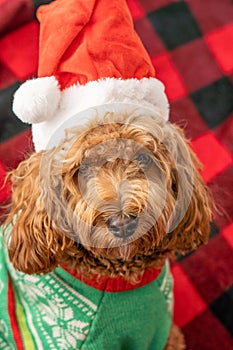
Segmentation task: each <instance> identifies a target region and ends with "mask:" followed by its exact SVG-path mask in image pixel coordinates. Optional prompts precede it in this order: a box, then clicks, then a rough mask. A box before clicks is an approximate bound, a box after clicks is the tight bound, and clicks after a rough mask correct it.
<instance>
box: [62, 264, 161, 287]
mask: <svg viewBox="0 0 233 350" xmlns="http://www.w3.org/2000/svg"><path fill="white" fill-rule="evenodd" d="M62 268H63V269H64V270H65V271H66V272H68V273H69V274H70V275H72V276H73V277H74V278H76V279H79V280H80V281H82V282H83V283H86V284H88V285H89V286H91V287H93V288H95V289H98V290H101V291H104V292H123V291H129V290H132V289H136V288H139V287H143V286H145V285H146V284H148V283H151V282H153V281H154V280H156V279H157V277H158V276H159V275H160V272H161V270H158V269H156V268H153V269H150V270H145V271H144V273H143V275H142V278H141V279H140V282H138V283H136V284H131V283H130V282H128V281H126V280H125V279H124V278H123V277H102V278H98V275H94V276H93V277H92V278H90V279H86V278H82V276H81V275H80V274H78V273H77V272H75V271H71V270H69V269H68V268H66V267H65V266H62Z"/></svg>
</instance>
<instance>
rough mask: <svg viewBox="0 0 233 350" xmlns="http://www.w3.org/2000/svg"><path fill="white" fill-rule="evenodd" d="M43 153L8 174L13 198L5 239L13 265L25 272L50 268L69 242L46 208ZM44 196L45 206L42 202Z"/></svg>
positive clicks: (46, 194) (47, 196) (50, 197)
mask: <svg viewBox="0 0 233 350" xmlns="http://www.w3.org/2000/svg"><path fill="white" fill-rule="evenodd" d="M42 156H43V152H40V153H34V154H33V155H32V156H31V157H30V158H29V159H27V160H25V161H23V162H22V163H21V164H20V165H19V166H18V168H17V169H16V170H13V171H12V173H11V176H10V178H11V181H12V202H11V208H10V212H9V215H8V218H7V220H6V222H5V230H4V232H5V239H6V242H7V246H8V252H9V258H10V261H11V262H12V263H13V266H14V267H15V268H16V269H17V270H19V271H21V272H24V273H28V274H32V273H47V272H49V271H51V270H53V269H54V268H55V267H56V266H57V265H58V264H59V261H60V259H61V255H62V252H63V250H64V247H65V246H66V245H68V242H67V241H68V239H67V237H66V236H65V235H62V234H61V233H60V231H59V230H58V228H57V226H56V225H55V224H54V222H53V220H52V218H51V215H50V214H51V213H50V212H49V211H50V209H51V201H52V200H53V199H52V196H50V195H49V194H48V193H47V192H46V191H44V190H45V187H46V182H45V183H44V184H43V175H42V177H41V159H42ZM47 167H49V164H47ZM43 189H44V190H43ZM48 192H49V191H48ZM46 200H47V201H48V202H47V207H46V206H45V205H44V203H45V201H46ZM59 214H60V213H59V210H58V215H59ZM9 226H12V228H11V230H10V232H9V230H8V229H7V230H6V228H7V227H8V228H9Z"/></svg>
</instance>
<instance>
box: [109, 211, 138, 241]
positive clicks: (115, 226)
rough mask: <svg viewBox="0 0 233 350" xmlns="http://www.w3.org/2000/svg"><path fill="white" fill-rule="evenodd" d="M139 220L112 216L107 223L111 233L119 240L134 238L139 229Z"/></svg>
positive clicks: (133, 217)
mask: <svg viewBox="0 0 233 350" xmlns="http://www.w3.org/2000/svg"><path fill="white" fill-rule="evenodd" d="M137 225H138V218H137V217H135V216H133V215H130V216H112V217H111V218H109V219H108V221H107V226H108V229H109V231H110V232H111V233H112V234H113V235H114V236H116V237H118V238H128V237H130V236H132V235H133V234H134V232H135V230H136V228H137Z"/></svg>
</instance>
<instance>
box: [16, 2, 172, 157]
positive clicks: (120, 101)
mask: <svg viewBox="0 0 233 350" xmlns="http://www.w3.org/2000/svg"><path fill="white" fill-rule="evenodd" d="M37 17H38V20H39V22H40V43H39V68H38V78H37V79H32V80H29V81H26V82H25V83H24V84H22V85H21V87H20V88H19V89H18V90H17V91H16V93H15V96H14V102H13V111H14V113H15V114H16V115H17V116H18V117H19V118H20V119H21V120H22V121H23V122H26V123H30V124H32V133H33V141H34V145H35V149H36V151H39V150H41V149H45V148H48V141H49V139H50V137H51V135H52V134H53V133H54V131H55V130H56V129H58V128H59V127H61V126H62V125H63V124H64V123H65V122H66V121H67V120H69V119H70V118H71V117H73V116H74V115H76V119H75V117H74V118H72V125H75V124H76V125H79V124H83V123H84V122H85V120H84V119H85V118H83V117H82V113H79V112H81V111H85V113H84V114H85V116H86V117H87V119H88V118H89V117H91V116H92V115H93V113H91V112H90V113H89V115H90V116H88V112H87V111H88V110H90V111H91V110H93V107H96V108H98V107H101V106H104V108H102V109H101V108H99V110H101V111H102V112H101V113H105V112H107V111H108V106H109V111H112V110H114V112H116V113H117V112H122V108H123V109H124V108H125V109H127V108H129V109H130V107H127V106H129V105H130V104H132V105H134V106H135V105H137V106H140V107H142V108H145V109H150V110H153V111H156V112H157V114H159V115H161V116H162V117H163V118H164V119H165V120H167V119H168V114H169V105H168V101H167V97H166V94H165V92H164V86H163V84H162V83H161V82H160V81H159V80H158V79H156V78H155V71H154V67H153V65H152V63H151V61H150V58H149V56H148V54H147V52H146V50H145V48H144V47H143V45H142V43H141V40H140V39H139V37H138V35H137V34H136V32H135V30H134V28H133V21H132V18H131V15H130V12H129V10H128V7H127V5H126V1H125V0H111V1H109V0H85V1H83V0H56V1H53V2H52V3H50V4H49V5H43V6H41V7H40V8H39V9H38V11H37ZM113 105H114V108H112V106H113ZM124 105H125V106H124ZM123 106H124V107H123ZM64 125H65V124H64ZM61 138H62V135H61V136H60V137H58V138H57V139H56V141H55V145H56V144H58V143H59V142H60V141H61ZM53 146H54V143H53ZM49 147H51V146H49Z"/></svg>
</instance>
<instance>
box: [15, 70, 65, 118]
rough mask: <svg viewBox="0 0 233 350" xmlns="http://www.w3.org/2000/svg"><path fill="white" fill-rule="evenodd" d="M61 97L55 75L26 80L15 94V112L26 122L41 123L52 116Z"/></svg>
mask: <svg viewBox="0 0 233 350" xmlns="http://www.w3.org/2000/svg"><path fill="white" fill-rule="evenodd" d="M60 97H61V91H60V89H59V84H58V81H57V80H56V78H55V77H54V76H51V77H44V78H37V79H32V80H28V81H26V82H25V83H24V84H22V85H21V86H20V88H19V89H18V90H17V91H16V93H15V95H14V101H13V107H12V109H13V112H14V113H15V114H16V115H17V116H18V117H19V119H21V120H22V121H23V122H25V123H29V124H34V123H41V122H43V121H45V120H49V119H50V118H52V117H53V116H54V114H55V112H56V110H57V108H58V105H59V101H60Z"/></svg>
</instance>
